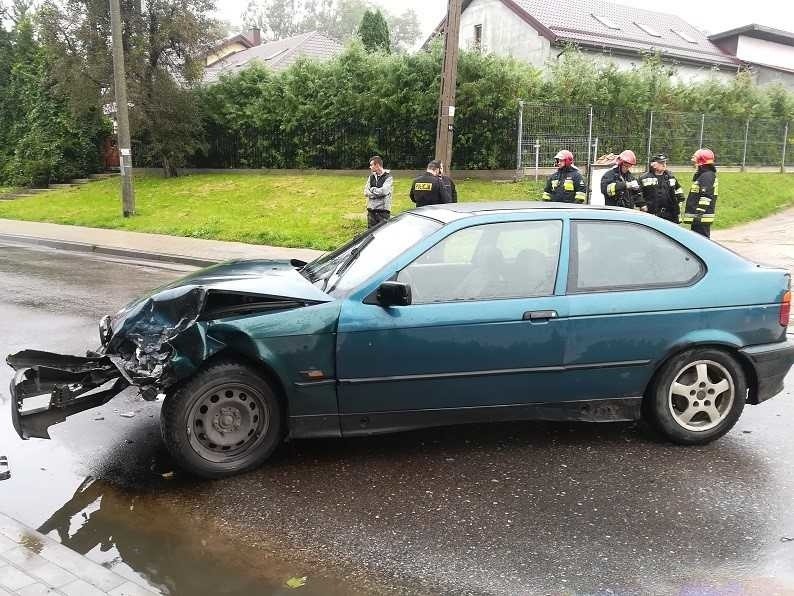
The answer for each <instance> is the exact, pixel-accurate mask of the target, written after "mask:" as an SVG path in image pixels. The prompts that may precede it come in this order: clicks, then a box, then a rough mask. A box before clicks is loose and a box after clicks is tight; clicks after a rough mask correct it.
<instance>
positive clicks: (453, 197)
mask: <svg viewBox="0 0 794 596" xmlns="http://www.w3.org/2000/svg"><path fill="white" fill-rule="evenodd" d="M440 165H441V168H440V170H439V172H440V174H439V176H438V177H439V178H441V184H442V186H443V187H444V191H445V192H446V193H447V196H448V197H449V202H450V203H457V202H458V189H457V188H456V187H455V181H454V180H453V179H452V178H450V177H449V176H447V174H446V172H445V171H444V162H443V161H442V162H440Z"/></svg>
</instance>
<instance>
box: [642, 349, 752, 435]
mask: <svg viewBox="0 0 794 596" xmlns="http://www.w3.org/2000/svg"><path fill="white" fill-rule="evenodd" d="M746 396H747V381H746V380H745V375H744V371H743V370H742V367H741V365H740V364H739V363H738V362H737V361H736V359H735V358H733V356H731V355H730V354H728V353H726V352H724V351H722V350H718V349H714V348H696V349H693V350H687V351H686V352H683V353H681V354H679V355H678V356H675V357H673V358H671V359H670V360H669V361H668V362H667V363H666V364H665V365H664V366H663V367H662V369H661V371H660V372H659V375H658V376H657V378H656V381H655V382H654V384H653V386H652V387H651V389H650V391H649V392H648V395H647V396H646V398H645V399H646V403H645V414H646V416H647V417H648V418H649V421H650V422H651V423H652V424H653V425H654V426H655V427H656V429H657V430H659V431H660V432H661V433H662V434H663V435H664V436H665V437H666V438H668V439H670V440H671V441H673V442H675V443H679V444H682V445H702V444H705V443H709V442H711V441H713V440H715V439H717V438H719V437H721V436H722V435H724V434H725V433H727V432H728V431H729V430H730V429H731V428H732V427H733V425H734V424H736V422H737V421H738V420H739V416H740V415H741V413H742V410H743V409H744V403H745V399H746Z"/></svg>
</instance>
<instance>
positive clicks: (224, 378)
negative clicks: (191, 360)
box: [160, 361, 282, 478]
mask: <svg viewBox="0 0 794 596" xmlns="http://www.w3.org/2000/svg"><path fill="white" fill-rule="evenodd" d="M160 427H161V431H162V435H163V441H164V442H165V444H166V447H167V448H168V450H169V451H170V453H171V455H172V456H173V457H174V459H175V460H176V461H177V463H178V464H179V465H180V466H181V467H183V468H184V469H186V470H188V471H189V472H191V473H193V474H196V475H197V476H202V477H204V478H222V477H224V476H230V475H232V474H237V473H240V472H243V471H246V470H250V469H252V468H255V467H256V466H258V465H260V464H261V463H262V462H264V461H265V460H266V459H267V458H268V457H269V456H270V454H271V453H272V452H273V450H274V449H275V448H276V446H277V445H278V443H279V442H280V440H281V437H282V430H281V408H280V405H279V402H278V399H277V398H276V395H275V394H274V392H273V390H272V389H271V388H270V386H269V385H268V383H267V381H265V380H264V379H263V378H262V377H261V376H260V375H259V374H258V373H257V371H256V370H254V369H253V368H251V367H249V366H246V365H244V364H240V363H237V362H231V361H224V362H218V363H216V364H213V365H211V366H209V367H207V368H206V369H204V370H202V371H200V372H199V373H198V374H196V375H195V376H194V377H193V378H192V379H190V380H189V381H188V382H187V383H185V384H184V385H182V386H181V387H180V388H179V389H178V390H177V391H175V392H174V393H173V394H171V395H169V396H167V397H166V400H165V402H164V403H163V409H162V412H161V414H160Z"/></svg>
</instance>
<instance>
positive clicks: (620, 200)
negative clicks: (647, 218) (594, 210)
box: [601, 150, 645, 210]
mask: <svg viewBox="0 0 794 596" xmlns="http://www.w3.org/2000/svg"><path fill="white" fill-rule="evenodd" d="M636 165H637V157H636V156H635V155H634V152H633V151H629V150H626V151H623V152H622V153H621V154H620V155H618V160H617V162H616V164H615V167H614V168H612V169H611V170H609V171H608V172H606V173H605V174H604V176H603V177H602V178H601V194H602V195H604V204H606V205H610V206H612V207H626V208H627V209H643V210H644V209H645V201H644V200H643V198H642V193H641V192H640V183H639V182H637V179H636V178H634V176H633V174H632V173H631V168H632V166H636Z"/></svg>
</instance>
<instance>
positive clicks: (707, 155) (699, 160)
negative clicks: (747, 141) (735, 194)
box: [683, 149, 719, 238]
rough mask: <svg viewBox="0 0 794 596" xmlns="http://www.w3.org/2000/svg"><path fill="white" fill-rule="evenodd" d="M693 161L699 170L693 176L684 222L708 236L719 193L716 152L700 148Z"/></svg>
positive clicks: (694, 230) (695, 230)
mask: <svg viewBox="0 0 794 596" xmlns="http://www.w3.org/2000/svg"><path fill="white" fill-rule="evenodd" d="M692 163H693V164H695V167H697V171H696V172H695V175H694V176H693V177H692V186H691V188H690V189H689V196H688V197H687V199H686V209H685V210H684V218H683V222H684V223H689V224H692V231H693V232H697V233H698V234H701V235H702V236H705V237H706V238H708V237H710V235H711V224H713V223H714V215H715V213H716V211H717V195H718V194H719V182H718V181H717V168H716V167H715V166H714V152H713V151H712V150H711V149H698V150H697V151H695V153H694V155H692Z"/></svg>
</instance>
